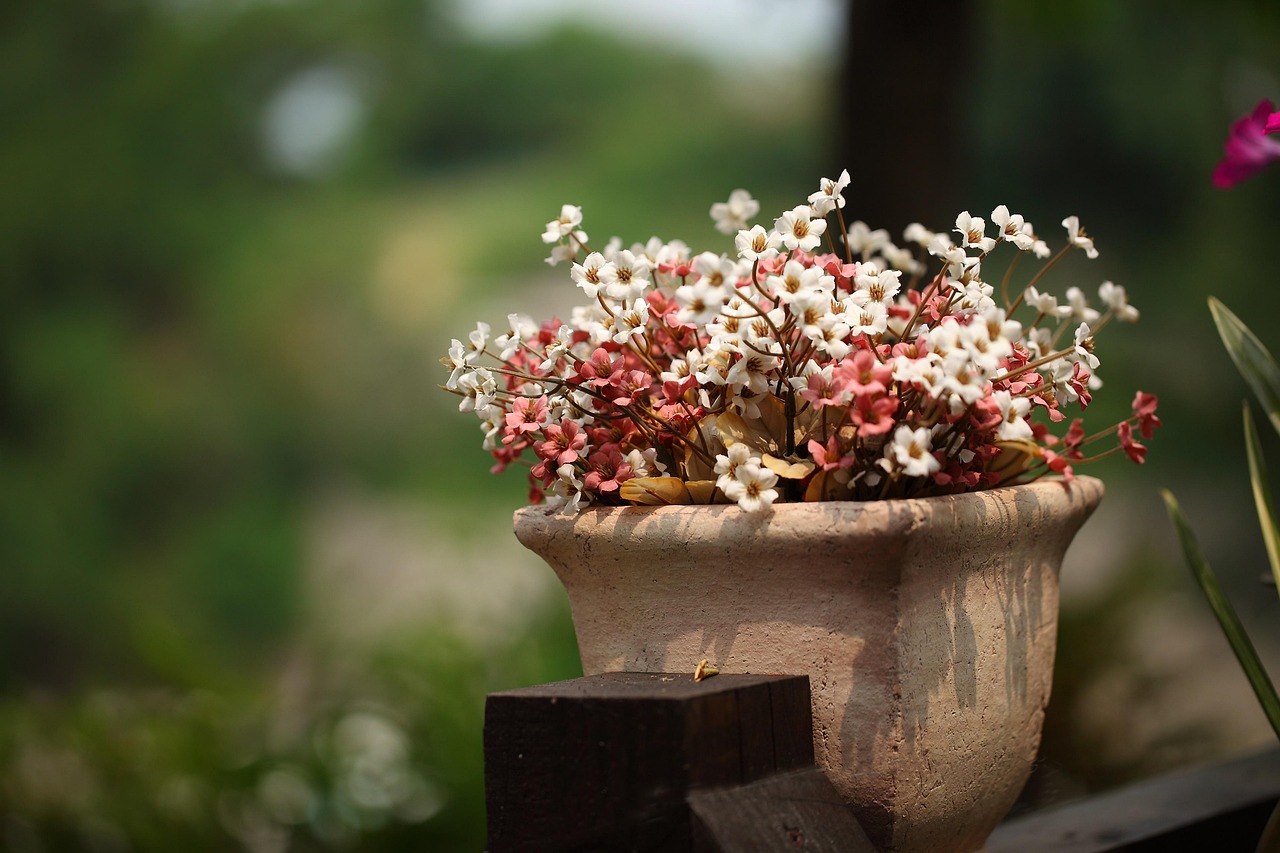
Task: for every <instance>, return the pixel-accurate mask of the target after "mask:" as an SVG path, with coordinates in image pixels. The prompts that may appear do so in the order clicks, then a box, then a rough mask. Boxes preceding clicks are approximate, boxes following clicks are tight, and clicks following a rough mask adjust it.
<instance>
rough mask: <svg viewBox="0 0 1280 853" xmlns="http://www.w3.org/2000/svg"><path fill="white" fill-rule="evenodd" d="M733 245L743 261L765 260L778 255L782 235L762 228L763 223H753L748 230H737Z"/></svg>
mask: <svg viewBox="0 0 1280 853" xmlns="http://www.w3.org/2000/svg"><path fill="white" fill-rule="evenodd" d="M734 245H735V246H737V247H738V257H740V258H742V259H743V260H744V261H767V260H769V259H770V258H776V257H777V256H778V247H779V246H781V245H782V237H781V236H780V235H779V234H778V233H777V232H776V231H766V230H764V226H763V225H753V226H752V227H751V230H750V231H745V230H744V231H739V232H738V236H737V237H736V238H735V239H734Z"/></svg>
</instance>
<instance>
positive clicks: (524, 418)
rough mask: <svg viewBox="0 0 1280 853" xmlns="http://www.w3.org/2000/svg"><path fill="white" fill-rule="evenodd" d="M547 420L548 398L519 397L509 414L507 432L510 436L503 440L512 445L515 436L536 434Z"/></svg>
mask: <svg viewBox="0 0 1280 853" xmlns="http://www.w3.org/2000/svg"><path fill="white" fill-rule="evenodd" d="M546 419H547V397H546V395H545V394H544V395H542V396H541V397H539V398H538V399H536V400H535V399H533V398H532V397H517V398H516V402H515V405H514V406H512V407H511V411H509V412H507V419H506V420H507V430H508V432H509V435H508V436H507V437H506V438H504V439H503V442H504V443H506V444H510V443H511V441H508V439H511V440H514V438H515V436H518V435H519V434H521V433H526V432H534V431H536V430H538V429H541V427H542V423H543V422H544V421H545V420H546Z"/></svg>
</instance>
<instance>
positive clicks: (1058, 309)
mask: <svg viewBox="0 0 1280 853" xmlns="http://www.w3.org/2000/svg"><path fill="white" fill-rule="evenodd" d="M1024 298H1025V300H1026V303H1027V305H1029V306H1031V307H1032V308H1034V309H1035V310H1036V311H1039V312H1040V313H1041V314H1044V315H1045V316H1046V317H1057V318H1059V319H1061V318H1063V317H1067V316H1070V314H1071V306H1070V305H1059V304H1058V297H1056V296H1054V295H1053V294H1052V293H1041V292H1040V291H1038V290H1036V289H1035V287H1028V288H1027V292H1026V294H1025V297H1024Z"/></svg>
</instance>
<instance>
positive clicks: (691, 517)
mask: <svg viewBox="0 0 1280 853" xmlns="http://www.w3.org/2000/svg"><path fill="white" fill-rule="evenodd" d="M1102 492H1103V489H1102V484H1101V483H1100V482H1098V481H1097V480H1095V479H1092V478H1089V477H1077V478H1076V479H1075V481H1074V482H1072V483H1071V484H1070V485H1066V484H1064V483H1062V482H1061V481H1057V480H1040V481H1037V482H1035V483H1032V484H1030V485H1026V486H1016V487H1011V488H1002V489H993V490H989V491H985V492H974V493H970V494H964V495H954V496H948V497H939V498H925V499H920V500H902V501H873V502H863V503H856V502H829V503H795V504H777V505H775V506H774V508H773V511H772V512H771V513H769V514H767V515H764V516H751V515H748V514H745V513H743V512H742V511H741V510H740V509H739V508H738V507H737V506H733V505H723V506H721V505H717V506H673V507H656V508H654V507H608V508H592V509H587V510H584V511H583V512H581V513H579V514H578V515H576V516H568V515H559V514H552V513H548V512H547V510H545V509H543V508H540V507H529V508H526V509H522V510H520V511H518V512H517V513H516V515H515V530H516V535H517V537H518V538H519V539H520V541H521V542H522V543H524V544H525V545H526V546H527V547H529V548H531V549H532V550H533V551H535V552H537V553H538V554H539V555H541V556H542V557H543V558H544V559H545V560H546V561H547V562H548V563H549V564H550V565H551V567H552V568H553V569H554V570H555V572H556V574H557V575H558V576H559V578H560V580H561V582H562V583H563V584H564V586H565V589H566V590H567V592H568V596H569V601H570V605H571V607H572V610H573V620H574V627H575V630H576V632H577V636H578V644H579V650H580V653H581V656H582V665H583V671H584V673H585V674H587V675H593V674H597V673H600V672H608V671H619V670H621V671H639V672H683V671H686V670H687V671H689V672H692V671H693V669H694V667H695V666H696V665H697V663H698V661H700V660H701V659H702V658H708V659H710V660H711V661H712V662H713V663H716V664H718V665H719V667H720V670H721V671H722V672H726V673H756V674H765V673H788V674H807V675H808V676H809V679H810V686H811V691H812V699H813V723H814V732H813V737H814V755H815V758H816V760H817V763H818V764H819V765H820V766H821V767H823V768H825V769H826V771H827V772H828V775H829V776H830V778H831V780H832V782H833V783H834V784H835V786H836V788H837V789H838V790H839V791H840V793H841V794H842V795H843V796H844V797H845V799H846V800H847V801H848V803H849V804H850V806H851V807H852V808H853V809H854V812H855V814H856V815H857V816H858V819H859V821H860V822H861V823H862V825H863V827H864V828H865V829H866V830H867V833H868V835H870V837H871V839H872V840H873V841H874V842H876V843H877V844H878V845H880V846H881V847H883V848H885V849H888V850H895V851H948V850H954V851H971V850H974V849H977V848H979V847H981V846H982V843H983V841H985V839H986V837H987V836H988V835H989V834H990V832H991V831H992V830H993V829H994V828H995V826H996V824H997V823H998V822H999V821H1000V819H1001V818H1002V817H1003V816H1004V814H1005V812H1007V811H1008V809H1009V808H1010V807H1011V806H1012V805H1013V802H1014V800H1015V799H1016V798H1017V796H1018V794H1019V792H1020V791H1021V789H1022V786H1023V785H1024V784H1025V783H1026V780H1027V777H1028V776H1029V775H1030V772H1031V767H1032V763H1033V762H1034V760H1035V756H1036V751H1037V749H1038V747H1039V744H1040V731H1041V727H1042V725H1043V722H1044V709H1045V706H1046V705H1047V704H1048V701H1049V692H1050V685H1051V680H1052V674H1053V657H1054V649H1055V644H1056V636H1057V617H1058V570H1059V568H1060V566H1061V562H1062V557H1063V554H1064V553H1065V552H1066V549H1067V546H1068V545H1069V544H1070V542H1071V539H1072V537H1073V536H1074V535H1075V533H1076V531H1077V530H1079V528H1080V526H1081V525H1082V524H1083V523H1084V521H1085V519H1087V518H1088V516H1089V514H1090V513H1091V512H1092V511H1093V509H1094V507H1095V506H1096V505H1097V503H1098V501H1099V500H1100V499H1101V497H1102ZM654 746H655V748H658V747H660V746H661V745H660V744H655V745H654Z"/></svg>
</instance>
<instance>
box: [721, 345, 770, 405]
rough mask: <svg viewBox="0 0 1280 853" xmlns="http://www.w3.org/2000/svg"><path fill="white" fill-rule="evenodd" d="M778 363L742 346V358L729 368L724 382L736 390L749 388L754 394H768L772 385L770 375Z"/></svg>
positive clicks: (768, 356)
mask: <svg viewBox="0 0 1280 853" xmlns="http://www.w3.org/2000/svg"><path fill="white" fill-rule="evenodd" d="M779 363H780V362H779V360H778V359H777V358H775V357H774V356H771V355H762V354H761V353H758V352H754V351H752V350H750V349H748V348H747V347H745V346H744V347H742V357H741V358H739V359H738V360H737V361H735V362H734V363H733V365H732V366H731V367H730V368H729V374H728V375H727V376H726V377H725V382H726V383H728V384H729V385H732V386H733V387H734V388H736V389H742V388H749V389H751V390H752V391H753V392H755V393H756V394H768V393H769V386H770V385H771V384H772V383H771V381H770V380H771V378H772V377H771V376H770V374H772V373H773V371H774V369H775V368H776V367H777V366H778V365H779Z"/></svg>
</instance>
